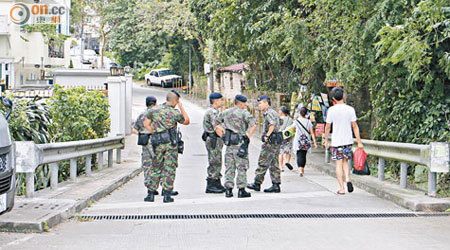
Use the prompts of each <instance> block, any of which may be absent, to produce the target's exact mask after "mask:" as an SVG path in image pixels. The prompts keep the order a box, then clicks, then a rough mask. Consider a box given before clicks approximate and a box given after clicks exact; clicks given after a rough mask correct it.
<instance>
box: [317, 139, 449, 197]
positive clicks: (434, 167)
mask: <svg viewBox="0 0 450 250" xmlns="http://www.w3.org/2000/svg"><path fill="white" fill-rule="evenodd" d="M361 142H362V143H363V145H364V151H366V153H367V154H368V155H371V156H375V157H378V180H379V181H384V173H385V165H386V160H393V161H399V162H400V186H401V187H402V188H407V180H408V179H407V177H408V164H418V165H423V166H427V169H428V193H427V194H428V195H429V196H432V197H434V196H436V173H437V172H448V171H449V166H450V165H449V164H450V156H449V148H450V144H449V143H441V142H433V143H430V145H419V144H411V143H399V142H386V141H374V140H364V139H363V140H361ZM356 147H357V144H356V140H355V143H354V144H353V148H356ZM438 148H439V150H438ZM437 151H439V152H440V153H437ZM442 153H443V154H442ZM325 162H328V163H329V162H330V151H329V150H328V149H325Z"/></svg>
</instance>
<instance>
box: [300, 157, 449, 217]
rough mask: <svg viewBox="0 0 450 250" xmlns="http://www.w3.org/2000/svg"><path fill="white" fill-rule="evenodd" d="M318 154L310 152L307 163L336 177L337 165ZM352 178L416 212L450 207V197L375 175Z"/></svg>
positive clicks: (441, 209) (355, 183)
mask: <svg viewBox="0 0 450 250" xmlns="http://www.w3.org/2000/svg"><path fill="white" fill-rule="evenodd" d="M317 154H318V153H312V154H310V155H309V158H308V163H307V164H308V165H309V166H311V167H313V168H314V169H316V170H319V171H320V172H322V173H325V174H328V175H330V176H332V177H335V178H336V170H335V166H334V165H333V164H330V163H325V162H324V160H323V158H324V157H323V155H322V154H321V155H320V158H321V159H322V160H319V156H318V155H317ZM351 178H352V183H353V184H354V185H355V186H356V187H358V188H360V189H363V190H365V191H367V192H369V193H371V194H374V195H376V196H378V197H380V198H382V199H385V200H388V201H391V202H393V203H395V204H397V205H399V206H402V207H404V208H407V209H409V210H412V211H414V212H445V211H446V210H448V209H450V199H449V198H432V197H429V196H426V195H425V194H424V192H421V191H417V190H411V189H402V188H400V187H399V186H398V185H395V184H393V183H390V182H387V181H385V182H380V181H378V179H377V178H375V177H373V176H361V175H352V176H351Z"/></svg>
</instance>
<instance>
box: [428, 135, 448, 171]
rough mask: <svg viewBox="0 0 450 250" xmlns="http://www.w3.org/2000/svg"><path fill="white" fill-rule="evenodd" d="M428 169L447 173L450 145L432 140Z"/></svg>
mask: <svg viewBox="0 0 450 250" xmlns="http://www.w3.org/2000/svg"><path fill="white" fill-rule="evenodd" d="M430 145H431V152H430V154H431V162H430V171H431V172H437V173H448V172H449V170H450V146H449V143H445V142H432V143H431V144H430Z"/></svg>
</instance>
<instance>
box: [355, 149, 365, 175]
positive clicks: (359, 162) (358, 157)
mask: <svg viewBox="0 0 450 250" xmlns="http://www.w3.org/2000/svg"><path fill="white" fill-rule="evenodd" d="M353 157H354V163H355V169H356V170H357V171H362V170H363V169H364V164H366V159H367V153H366V151H364V149H362V148H358V149H356V150H355V152H354V153H353Z"/></svg>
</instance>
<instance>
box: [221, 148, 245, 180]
mask: <svg viewBox="0 0 450 250" xmlns="http://www.w3.org/2000/svg"><path fill="white" fill-rule="evenodd" d="M239 147H240V145H231V146H227V149H226V153H225V187H226V188H234V178H235V176H236V171H237V178H236V185H237V187H238V188H245V187H246V186H247V169H248V164H249V163H248V155H247V156H246V157H245V158H241V157H239V156H237V153H238V151H239Z"/></svg>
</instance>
